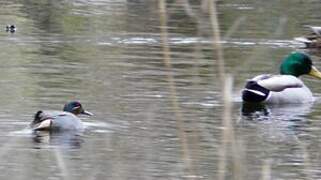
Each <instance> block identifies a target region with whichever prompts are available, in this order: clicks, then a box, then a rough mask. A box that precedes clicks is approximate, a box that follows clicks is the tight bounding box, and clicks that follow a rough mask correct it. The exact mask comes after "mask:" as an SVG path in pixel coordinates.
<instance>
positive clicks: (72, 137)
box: [32, 131, 84, 149]
mask: <svg viewBox="0 0 321 180" xmlns="http://www.w3.org/2000/svg"><path fill="white" fill-rule="evenodd" d="M32 139H33V141H34V142H35V143H37V145H41V146H59V147H64V148H71V149H79V148H81V145H82V143H83V142H84V140H83V135H82V134H81V133H79V132H74V131H33V136H32ZM37 148H40V147H39V146H37Z"/></svg>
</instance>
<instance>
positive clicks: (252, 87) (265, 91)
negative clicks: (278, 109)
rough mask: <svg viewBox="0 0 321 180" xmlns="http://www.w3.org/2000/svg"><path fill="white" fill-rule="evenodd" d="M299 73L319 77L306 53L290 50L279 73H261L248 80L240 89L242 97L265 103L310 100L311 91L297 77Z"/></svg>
mask: <svg viewBox="0 0 321 180" xmlns="http://www.w3.org/2000/svg"><path fill="white" fill-rule="evenodd" d="M301 75H310V76H313V77H316V78H319V79H321V73H320V72H319V71H318V70H317V69H316V67H315V66H313V64H312V60H311V58H310V57H309V56H308V55H307V54H305V53H302V52H292V53H291V54H290V55H288V56H287V57H286V58H285V59H284V60H283V61H282V63H281V66H280V74H279V75H272V74H262V75H258V76H256V77H254V78H252V79H250V80H248V81H247V83H246V85H245V88H244V89H243V90H242V99H243V101H244V102H249V103H267V104H287V103H308V102H312V101H313V100H314V97H313V95H312V92H311V91H310V89H309V88H308V87H307V86H305V85H304V83H303V81H302V80H300V79H299V77H300V76H301Z"/></svg>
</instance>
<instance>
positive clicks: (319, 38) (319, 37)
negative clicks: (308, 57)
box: [294, 26, 321, 48]
mask: <svg viewBox="0 0 321 180" xmlns="http://www.w3.org/2000/svg"><path fill="white" fill-rule="evenodd" d="M306 27H308V28H309V29H310V30H311V34H310V35H308V36H305V37H296V38H294V40H295V41H298V42H301V43H304V44H305V46H306V48H321V27H319V26H306Z"/></svg>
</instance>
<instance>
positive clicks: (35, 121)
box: [31, 111, 42, 126]
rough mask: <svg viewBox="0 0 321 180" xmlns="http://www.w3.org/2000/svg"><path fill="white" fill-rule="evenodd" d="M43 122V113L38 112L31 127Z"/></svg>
mask: <svg viewBox="0 0 321 180" xmlns="http://www.w3.org/2000/svg"><path fill="white" fill-rule="evenodd" d="M41 121H42V111H38V112H37V113H36V114H35V116H34V118H33V121H32V123H31V126H32V125H34V124H37V123H40V122H41Z"/></svg>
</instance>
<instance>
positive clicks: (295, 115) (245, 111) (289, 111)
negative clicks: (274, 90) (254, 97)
mask: <svg viewBox="0 0 321 180" xmlns="http://www.w3.org/2000/svg"><path fill="white" fill-rule="evenodd" d="M312 105H313V104H312V103H305V104H273V105H272V104H261V103H257V104H256V103H247V102H243V104H242V107H241V113H242V116H243V117H246V118H247V120H253V121H261V120H270V119H273V120H282V121H300V120H304V119H305V118H304V117H305V116H306V115H307V114H309V113H310V112H311V107H312Z"/></svg>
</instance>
